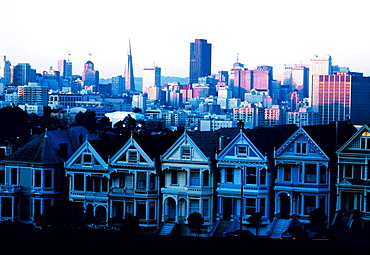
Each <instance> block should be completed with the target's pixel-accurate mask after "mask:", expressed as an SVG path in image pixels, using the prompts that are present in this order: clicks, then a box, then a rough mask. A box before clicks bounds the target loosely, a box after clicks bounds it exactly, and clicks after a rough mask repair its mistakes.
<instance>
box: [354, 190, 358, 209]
mask: <svg viewBox="0 0 370 255" xmlns="http://www.w3.org/2000/svg"><path fill="white" fill-rule="evenodd" d="M357 200H358V194H357V193H355V194H354V195H353V204H354V205H353V209H354V210H357Z"/></svg>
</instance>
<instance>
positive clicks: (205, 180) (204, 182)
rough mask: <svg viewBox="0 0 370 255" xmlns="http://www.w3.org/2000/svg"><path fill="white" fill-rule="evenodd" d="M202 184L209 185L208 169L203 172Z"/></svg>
mask: <svg viewBox="0 0 370 255" xmlns="http://www.w3.org/2000/svg"><path fill="white" fill-rule="evenodd" d="M203 186H206V187H207V186H209V171H204V172H203Z"/></svg>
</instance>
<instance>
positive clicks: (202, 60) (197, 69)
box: [189, 39, 212, 84]
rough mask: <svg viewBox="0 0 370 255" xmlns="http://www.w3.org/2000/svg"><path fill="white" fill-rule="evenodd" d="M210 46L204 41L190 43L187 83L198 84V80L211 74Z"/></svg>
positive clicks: (198, 40) (197, 40)
mask: <svg viewBox="0 0 370 255" xmlns="http://www.w3.org/2000/svg"><path fill="white" fill-rule="evenodd" d="M211 55H212V44H210V43H207V40H205V39H195V42H192V43H190V68H189V83H191V84H193V83H198V78H200V77H205V76H208V75H210V74H211Z"/></svg>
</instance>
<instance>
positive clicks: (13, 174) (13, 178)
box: [10, 168, 18, 185]
mask: <svg viewBox="0 0 370 255" xmlns="http://www.w3.org/2000/svg"><path fill="white" fill-rule="evenodd" d="M17 184H18V169H17V168H11V169H10V185H17Z"/></svg>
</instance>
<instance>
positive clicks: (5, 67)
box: [0, 56, 11, 86]
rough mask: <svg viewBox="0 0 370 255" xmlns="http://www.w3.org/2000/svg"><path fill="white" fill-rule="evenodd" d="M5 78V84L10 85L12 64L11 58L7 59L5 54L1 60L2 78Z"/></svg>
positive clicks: (0, 75) (0, 74) (0, 73)
mask: <svg viewBox="0 0 370 255" xmlns="http://www.w3.org/2000/svg"><path fill="white" fill-rule="evenodd" d="M1 78H2V79H3V84H4V85H6V86H7V85H10V82H11V64H10V61H9V60H6V56H4V59H3V60H0V79H1Z"/></svg>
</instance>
